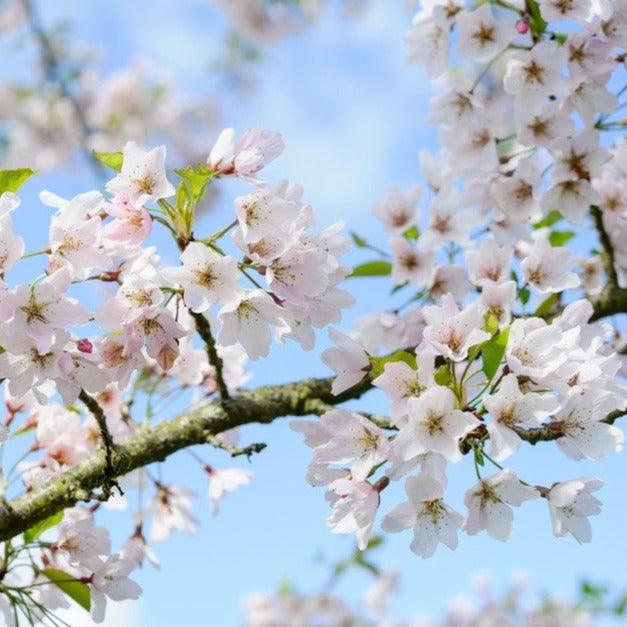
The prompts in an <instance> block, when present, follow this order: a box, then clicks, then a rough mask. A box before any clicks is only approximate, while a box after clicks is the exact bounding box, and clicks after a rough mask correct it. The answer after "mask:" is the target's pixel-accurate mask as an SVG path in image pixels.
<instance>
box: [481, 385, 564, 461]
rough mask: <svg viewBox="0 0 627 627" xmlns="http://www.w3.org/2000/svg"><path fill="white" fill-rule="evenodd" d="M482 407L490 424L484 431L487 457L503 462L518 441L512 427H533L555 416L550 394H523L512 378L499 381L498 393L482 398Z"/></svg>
mask: <svg viewBox="0 0 627 627" xmlns="http://www.w3.org/2000/svg"><path fill="white" fill-rule="evenodd" d="M483 404H484V405H485V408H486V409H487V410H488V412H489V413H490V417H491V418H492V420H491V421H490V422H488V424H487V426H486V428H487V430H488V434H489V436H490V449H489V451H490V456H491V457H493V458H494V459H495V460H497V461H503V460H504V459H507V458H508V457H509V456H510V455H512V454H513V453H515V452H516V451H517V450H518V449H519V448H520V445H521V442H522V440H521V439H520V436H519V435H518V434H517V433H516V431H515V430H514V426H517V425H520V426H523V427H537V426H539V425H540V424H541V423H542V421H543V420H544V419H545V418H547V417H548V416H550V415H551V414H553V413H555V412H556V411H557V409H558V408H559V403H558V402H557V399H556V398H555V397H554V396H551V395H550V394H539V393H535V392H528V393H526V394H523V393H522V392H521V390H520V388H519V387H518V380H517V378H516V376H515V375H513V374H508V375H505V376H504V377H503V380H502V381H501V384H500V385H499V389H498V392H496V393H495V394H489V395H487V396H484V397H483Z"/></svg>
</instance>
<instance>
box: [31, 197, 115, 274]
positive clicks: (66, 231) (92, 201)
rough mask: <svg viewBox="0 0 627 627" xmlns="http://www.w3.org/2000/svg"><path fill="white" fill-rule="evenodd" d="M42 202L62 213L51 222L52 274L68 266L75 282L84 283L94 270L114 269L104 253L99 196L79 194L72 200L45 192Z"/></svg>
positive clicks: (101, 200)
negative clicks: (78, 280)
mask: <svg viewBox="0 0 627 627" xmlns="http://www.w3.org/2000/svg"><path fill="white" fill-rule="evenodd" d="M39 198H40V199H41V201H42V202H43V203H44V204H46V205H48V206H51V207H57V208H58V209H59V210H58V211H57V213H56V214H55V215H54V216H52V219H51V220H50V233H49V238H50V250H51V254H50V257H49V260H50V267H51V268H52V269H53V270H56V269H58V268H61V267H63V266H68V267H69V268H70V269H71V270H72V276H73V278H77V279H83V278H85V277H87V276H88V274H89V270H90V269H92V268H98V269H101V270H106V269H108V268H110V267H111V260H110V259H109V257H108V256H107V255H106V254H105V253H104V252H103V251H102V250H101V248H102V247H101V230H102V227H101V222H102V220H101V218H100V216H99V215H97V214H98V212H99V211H100V209H101V208H102V206H103V204H104V199H103V197H102V194H100V192H87V193H86V194H79V195H78V196H75V197H74V198H72V199H71V200H65V199H64V198H60V197H59V196H56V195H55V194H51V193H50V192H42V193H41V194H40V195H39Z"/></svg>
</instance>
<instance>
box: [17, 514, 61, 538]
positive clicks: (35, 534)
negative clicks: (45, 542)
mask: <svg viewBox="0 0 627 627" xmlns="http://www.w3.org/2000/svg"><path fill="white" fill-rule="evenodd" d="M62 520H63V511H60V512H57V513H56V514H53V515H52V516H49V517H48V518H44V520H40V521H39V522H38V523H35V524H34V525H33V526H32V527H31V528H30V529H27V530H26V531H25V532H24V543H25V544H29V543H30V542H34V541H35V540H37V538H39V536H40V535H41V534H42V533H43V532H44V531H46V529H51V528H52V527H56V526H57V525H58V524H59V523H60V522H61V521H62Z"/></svg>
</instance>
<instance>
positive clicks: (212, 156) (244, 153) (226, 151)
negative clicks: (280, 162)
mask: <svg viewBox="0 0 627 627" xmlns="http://www.w3.org/2000/svg"><path fill="white" fill-rule="evenodd" d="M284 148H285V144H284V143H283V139H282V138H281V135H280V134H279V133H276V132H275V131H269V130H262V129H261V128H260V127H259V126H254V127H253V128H250V129H248V130H247V131H246V132H245V133H244V134H243V135H242V136H241V137H240V138H239V139H238V140H237V141H235V130H234V129H232V128H227V129H224V130H223V131H222V132H221V133H220V135H219V137H218V139H217V140H216V143H215V144H214V146H213V148H212V149H211V152H210V153H209V156H208V157H207V167H209V169H211V170H213V171H214V172H216V173H217V174H219V175H228V174H234V175H235V176H239V177H241V178H243V179H244V180H246V181H248V182H249V183H253V184H256V183H260V182H261V181H259V180H258V179H256V178H255V177H254V176H253V174H256V173H257V172H259V171H260V170H261V169H262V168H263V167H264V166H265V165H267V164H268V163H269V162H270V161H273V160H274V159H276V157H278V156H279V155H280V154H281V153H282V152H283V149H284Z"/></svg>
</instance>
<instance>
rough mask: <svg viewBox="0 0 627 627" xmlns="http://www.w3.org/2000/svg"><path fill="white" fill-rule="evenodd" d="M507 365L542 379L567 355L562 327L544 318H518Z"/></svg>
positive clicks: (511, 328)
mask: <svg viewBox="0 0 627 627" xmlns="http://www.w3.org/2000/svg"><path fill="white" fill-rule="evenodd" d="M505 357H506V359H507V365H508V366H509V369H510V370H511V371H512V372H513V373H514V374H516V375H521V376H527V377H530V378H531V379H535V380H537V379H542V378H544V377H546V376H548V374H549V373H551V372H552V371H554V370H556V369H557V368H559V366H561V365H562V364H563V363H564V362H565V361H566V359H567V356H566V355H565V354H564V350H563V346H562V331H561V329H560V328H559V327H557V326H556V325H548V324H547V323H546V322H545V321H544V320H542V319H541V318H527V319H526V320H522V319H518V320H514V322H513V323H512V326H511V327H510V329H509V337H508V341H507V348H506V351H505Z"/></svg>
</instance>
